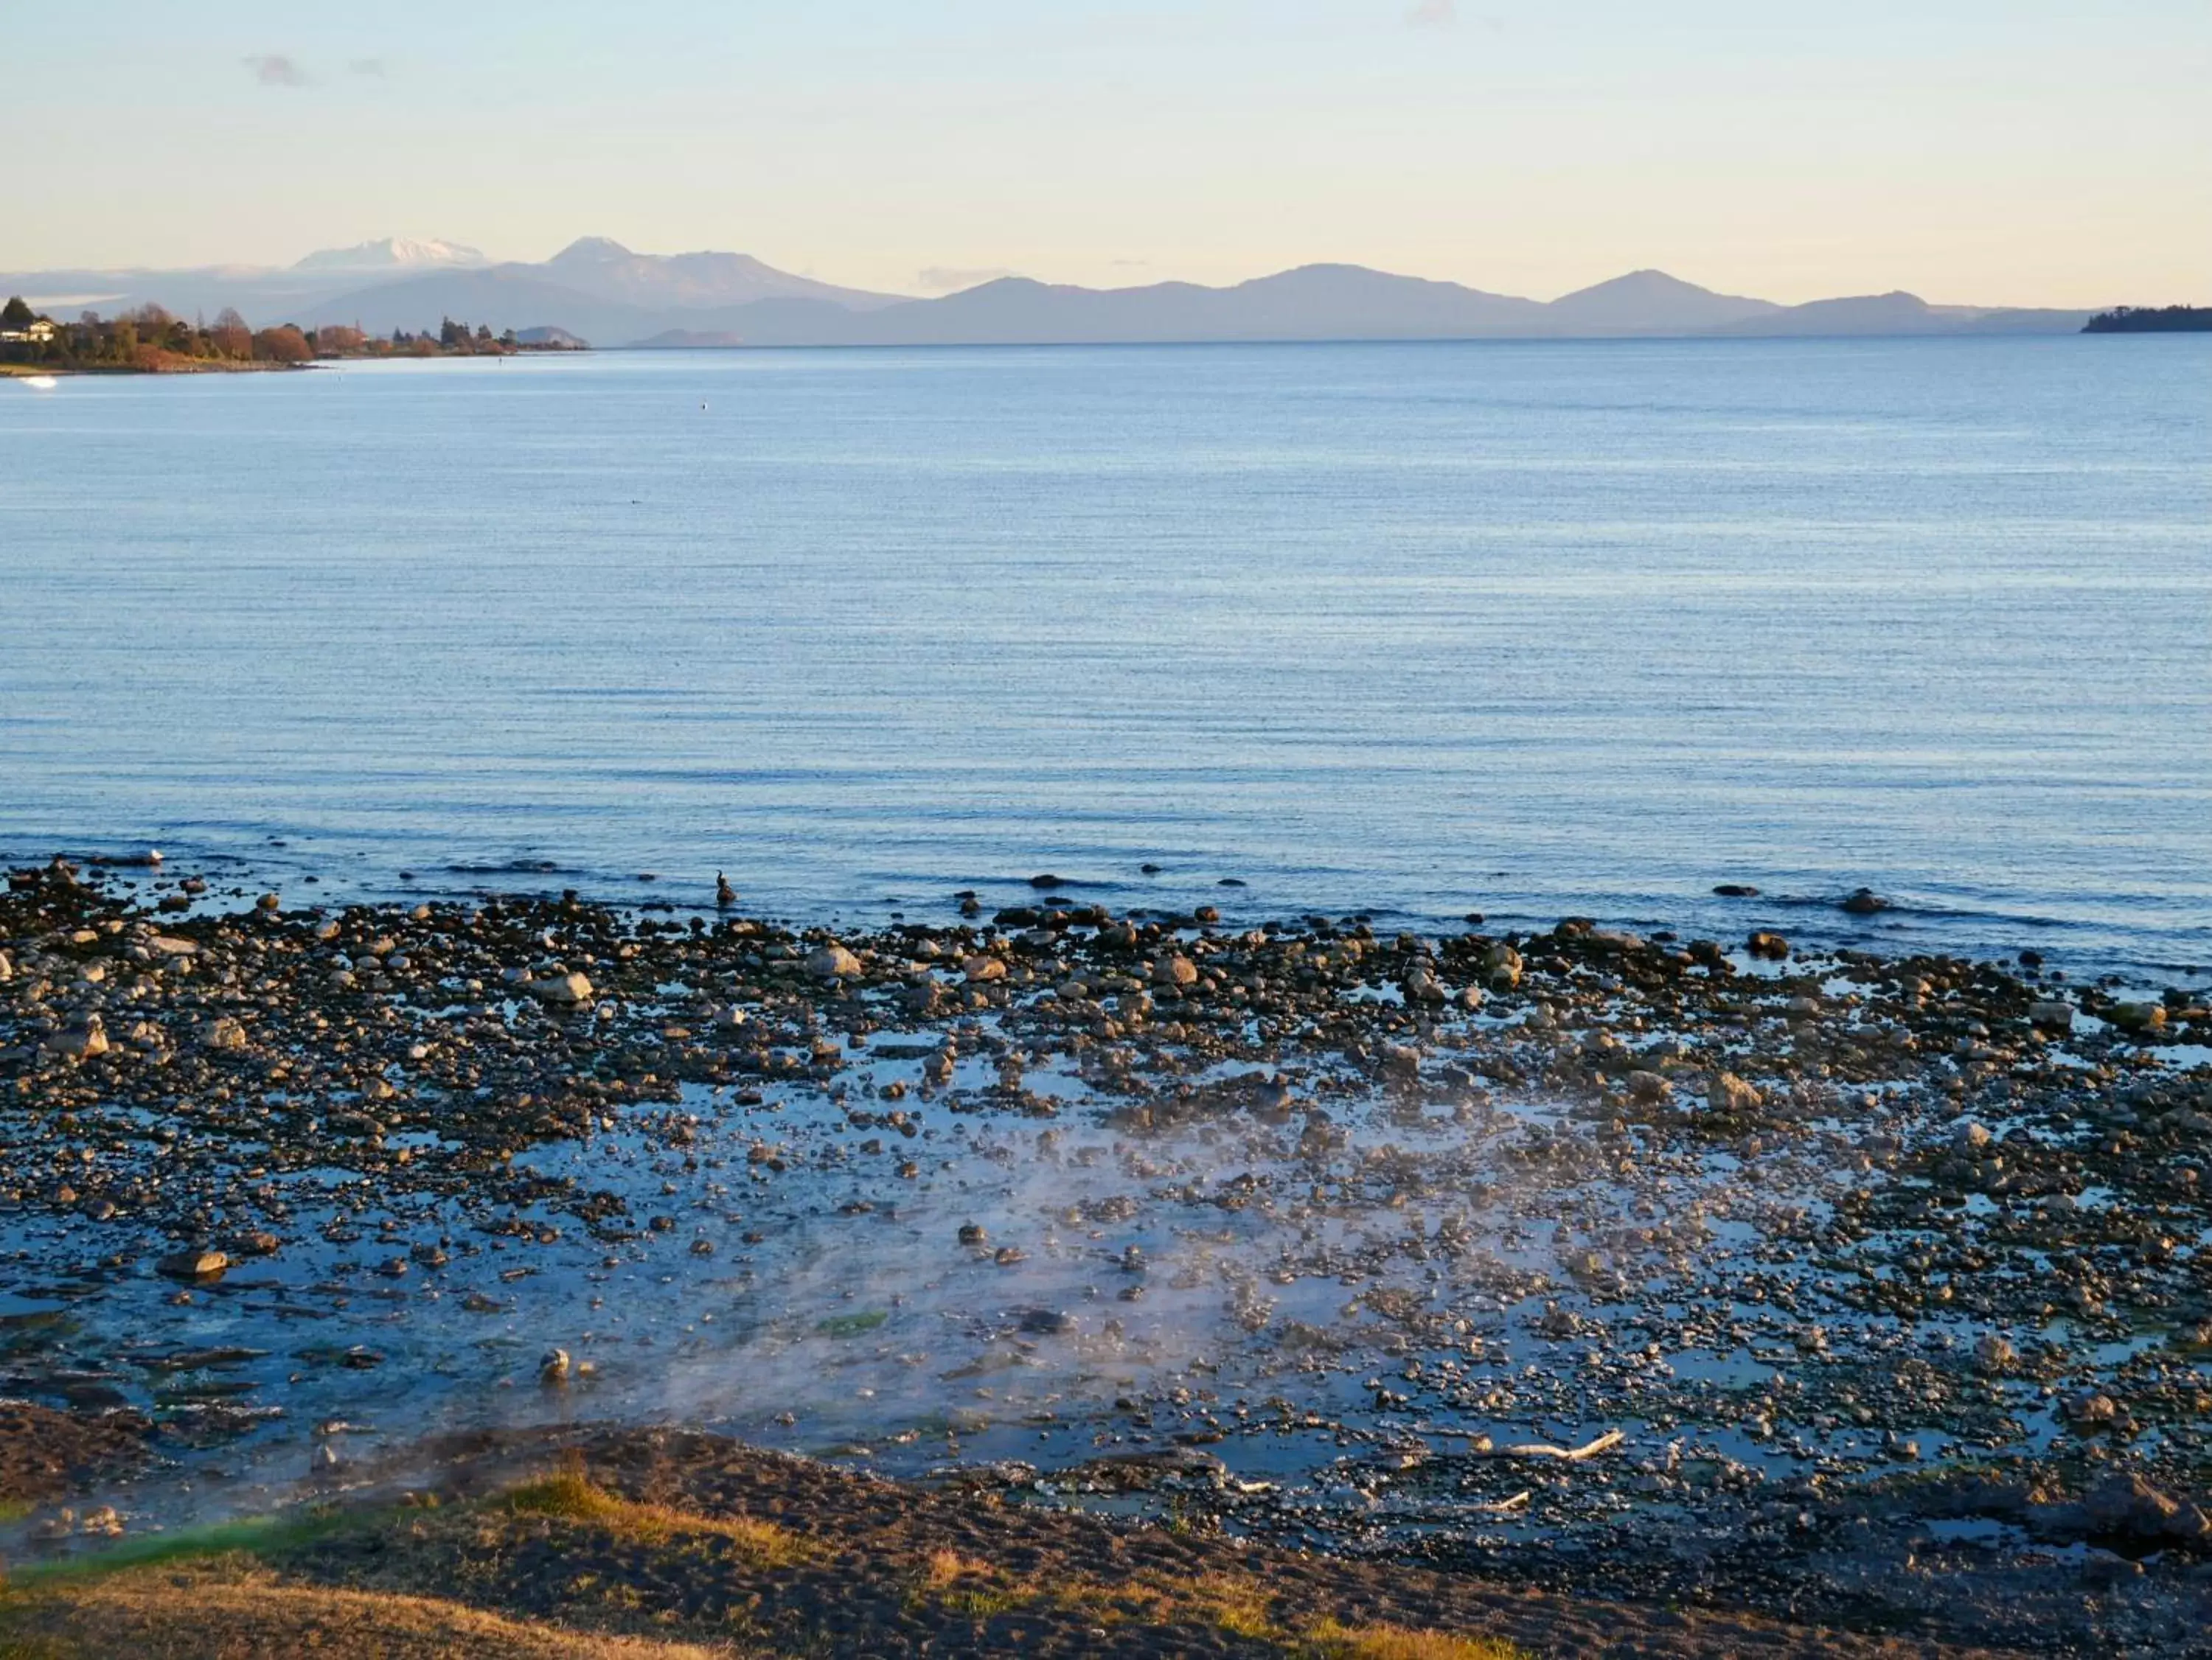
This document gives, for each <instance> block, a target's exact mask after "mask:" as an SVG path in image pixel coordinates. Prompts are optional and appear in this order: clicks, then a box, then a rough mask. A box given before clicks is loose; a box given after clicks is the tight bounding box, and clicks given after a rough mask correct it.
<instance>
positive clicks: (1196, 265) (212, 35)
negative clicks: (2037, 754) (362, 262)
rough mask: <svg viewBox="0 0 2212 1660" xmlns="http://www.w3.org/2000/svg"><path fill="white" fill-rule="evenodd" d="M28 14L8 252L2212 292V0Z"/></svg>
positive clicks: (551, 2)
mask: <svg viewBox="0 0 2212 1660" xmlns="http://www.w3.org/2000/svg"><path fill="white" fill-rule="evenodd" d="M9 12H10V14H11V15H10V16H9V24H8V28H7V39H8V43H9V55H10V58H11V60H12V61H11V64H10V68H9V71H8V91H7V97H6V99H5V100H4V102H0V147H4V149H0V154H4V159H5V166H6V176H7V178H8V179H9V186H8V188H9V201H8V203H7V205H6V208H5V209H4V213H0V270H6V269H18V270H20V269H24V268H27V267H33V266H48V267H51V266H58V265H64V264H103V265H106V264H164V265H167V264H200V263H212V262H216V261H225V260H238V261H252V262H261V263H271V264H277V263H289V261H290V260H292V259H294V258H296V257H299V256H300V255H301V254H303V253H306V252H307V251H309V250H311V249H313V248H317V247H325V246H330V245H339V244H345V243H350V242H356V241H360V240H362V239H368V238H370V237H376V236H385V235H392V234H398V235H407V236H416V237H431V236H440V237H447V238H452V239H457V240H461V241H465V242H471V243H475V244H477V245H479V246H481V247H483V249H485V250H486V251H488V252H489V253H491V254H493V255H495V257H517V258H541V257H544V256H545V255H546V254H548V253H550V252H551V251H554V250H555V249H556V247H558V246H560V245H562V244H563V243H565V242H567V241H568V240H569V239H571V238H573V237H574V236H577V235H580V234H582V233H600V234H605V235H609V236H613V237H615V238H617V239H620V240H622V241H623V242H626V243H628V244H629V245H632V246H634V247H637V248H641V249H644V250H647V251H656V252H672V251H680V250H684V249H690V248H700V247H716V248H735V249H741V250H744V251H750V252H753V253H757V254H758V255H760V256H761V257H763V258H765V259H767V260H769V261H770V262H771V263H772V264H778V265H781V266H784V267H786V268H788V269H791V270H803V271H806V272H809V273H811V274H814V275H817V276H823V277H827V278H829V279H831V280H834V281H840V282H851V283H854V284H859V285H863V286H869V287H881V288H897V289H902V290H908V291H913V290H916V289H919V288H923V287H925V286H927V285H926V284H925V281H924V278H923V276H922V273H924V272H931V273H934V274H936V275H935V276H933V279H932V280H933V282H936V283H938V284H939V285H942V284H943V283H945V282H948V281H950V280H951V276H952V275H953V274H961V275H965V274H972V273H977V272H992V271H998V270H1018V271H1021V272H1024V273H1025V274H1029V275H1033V276H1041V277H1045V278H1048V279H1051V280H1056V281H1068V282H1091V283H1112V284H1118V283H1126V282H1149V281H1155V280H1158V279H1161V278H1165V277H1170V276H1175V277H1188V278H1192V279H1195V280H1199V281H1208V282H1218V281H1225V280H1233V279H1236V278H1239V277H1243V276H1252V275H1256V274H1259V273H1261V272H1263V271H1267V270H1275V269H1279V268H1281V267H1283V266H1286V265H1291V264H1300V263H1303V262H1305V261H1309V260H1316V259H1344V260H1352V261H1356V262H1358V263H1360V264H1370V265H1376V266H1381V267H1383V268H1386V269H1389V270H1401V271H1407V272H1411V273H1414V274H1417V275H1421V276H1439V277H1449V278H1453V279H1455V280H1457V281H1460V282H1470V283H1473V284H1475V285H1476V286H1478V287H1483V288H1497V289H1501V290H1504V291H1508V292H1512V293H1522V294H1534V295H1537V296H1539V297H1544V298H1548V297H1550V296H1551V295H1553V294H1559V293H1561V292H1564V291H1565V290H1567V289H1570V288H1577V287H1579V286H1581V285H1583V284H1584V283H1587V282H1595V281H1597V280H1599V279H1601V278H1603V277H1606V276H1613V275H1616V274H1618V273H1620V271H1623V270H1629V269H1631V268H1632V267H1637V266H1642V265H1657V266H1661V267H1663V268H1665V269H1667V270H1672V271H1674V272H1675V273H1676V274H1678V275H1680V276H1686V277H1689V278H1691V279H1692V280H1694V281H1697V282H1704V283H1706V284H1708V285H1711V286H1713V287H1717V288H1726V289H1730V290H1734V291H1737V292H1746V293H1753V294H1765V295H1769V296H1771V297H1773V298H1776V299H1780V300H1803V299H1809V298H1813V297H1814V296H1817V295H1820V294H1838V293H1863V292H1869V291H1874V290H1879V289H1885V288H1900V287H1901V288H1912V289H1914V290H1916V291H1917V292H1919V293H1921V294H1924V295H1926V296H1927V297H1928V298H1929V299H1932V300H1958V301H1976V302H1984V303H2016V304H2051V305H2092V304H2103V303H2106V302H2108V301H2112V300H2140V301H2145V302H2149V301H2158V300H2172V299H2185V298H2186V299H2193V300H2212V97H2208V96H2207V94H2206V93H2205V91H2204V88H2206V87H2207V86H2212V0H2106V3H2103V4H2100V5H2097V6H2094V7H2089V6H2084V5H2081V4H2078V3H2076V4H2057V3H2048V0H1920V3H1899V0H1855V3H1850V4H1821V5H1776V4H1752V3H1747V0H1680V3H1674V4H1671V5H1656V4H1644V3H1632V0H1582V3H1559V4H1549V5H1536V4H1531V3H1525V0H1449V3H1446V0H1273V3H1261V0H1181V3H1173V0H1139V3H1131V0H1116V3H1108V0H1027V3H1017V0H937V3H923V0H910V3H891V0H818V3H813V4H805V5H800V4H793V3H788V0H784V3H764V0H725V3H720V4H710V3H704V0H657V3H631V4H628V5H622V6H611V5H607V4H605V3H595V4H591V5H585V4H580V3H567V0H532V3H474V4H471V3H467V0H448V3H441V4H432V3H427V0H387V3H385V4H381V5H379V6H376V7H368V6H355V7H349V8H344V9H339V8H332V7H303V6H301V5H299V4H298V3H296V0H292V3H284V4H278V3H258V0H257V3H223V0H215V3H207V4H199V5H192V6H189V7H187V6H182V5H178V4H175V3H151V0H122V3H109V4H106V5H103V6H101V7H100V9H99V12H98V15H97V19H96V21H94V19H92V18H89V17H88V16H86V15H84V14H82V13H81V12H77V13H74V15H71V11H70V9H64V8H60V7H57V6H49V7H46V8H44V9H33V8H32V7H31V6H29V5H27V4H17V5H14V6H11V7H9ZM272 60H274V61H272Z"/></svg>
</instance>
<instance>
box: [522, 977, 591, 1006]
mask: <svg viewBox="0 0 2212 1660" xmlns="http://www.w3.org/2000/svg"><path fill="white" fill-rule="evenodd" d="M530 995H531V996H532V997H536V998H537V999H538V1001H539V1002H540V1003H552V1004H555V1005H556V1006H557V1007H560V1008H564V1009H573V1008H575V1007H576V1006H577V1005H579V1004H580V1003H589V1002H591V1000H592V982H591V980H590V978H588V977H586V975H583V974H580V973H577V974H556V975H554V976H552V977H551V978H548V979H542V980H532V981H531V982H530Z"/></svg>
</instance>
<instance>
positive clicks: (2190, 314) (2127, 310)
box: [2081, 306, 2212, 334]
mask: <svg viewBox="0 0 2212 1660" xmlns="http://www.w3.org/2000/svg"><path fill="white" fill-rule="evenodd" d="M2081 332H2082V333H2083V334H2204V333H2208V332H2212V306H2114V307H2113V308H2112V310H2111V311H2109V312H2098V313H2097V314H2096V316H2094V317H2093V318H2090V319H2089V320H2088V321H2087V323H2084V324H2082V325H2081Z"/></svg>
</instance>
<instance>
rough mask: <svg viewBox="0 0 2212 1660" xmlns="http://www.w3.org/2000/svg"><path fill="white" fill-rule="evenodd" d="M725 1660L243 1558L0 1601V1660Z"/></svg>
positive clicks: (146, 1570)
mask: <svg viewBox="0 0 2212 1660" xmlns="http://www.w3.org/2000/svg"><path fill="white" fill-rule="evenodd" d="M303 1652H304V1653H312V1654H313V1655H315V1656H317V1657H319V1660H452V1657H454V1656H457V1655H466V1656H469V1657H471V1660H732V1657H734V1656H735V1655H736V1653H737V1652H738V1651H735V1650H731V1649H726V1648H706V1647H701V1646H700V1645H696V1644H690V1643H656V1642H652V1641H648V1640H646V1639H637V1638H623V1637H607V1636H601V1635H599V1634H596V1633H586V1632H579V1631H574V1630H569V1629H567V1628H565V1627H558V1626H550V1625H544V1624H530V1625H525V1624H521V1623H520V1622H518V1621H512V1620H507V1619H503V1618H501V1616H500V1615H495V1614H488V1613H485V1612H483V1611H482V1610H480V1609H471V1608H465V1607H462V1606H461V1605H460V1604H459V1603H455V1602H442V1601H439V1600H437V1599H435V1598H431V1597H425V1596H395V1595H389V1594H378V1593H371V1592H366V1591H355V1590H325V1589H322V1588H319V1587H313V1586H302V1585H297V1584H285V1583H283V1582H282V1581H281V1580H279V1579H278V1578H276V1575H274V1574H272V1573H270V1572H268V1571H267V1570H266V1569H264V1568H261V1567H259V1566H258V1565H256V1564H254V1563H252V1561H251V1560H248V1559H246V1558H243V1557H235V1556H230V1557H218V1558H215V1559H212V1560H206V1561H201V1562H195V1563H192V1564H191V1565H189V1566H178V1565H173V1564H172V1565H167V1566H156V1567H140V1568H129V1569H124V1570H120V1571H118V1572H113V1573H108V1574H103V1575H100V1576H98V1577H94V1578H70V1579H58V1580H55V1581H53V1582H52V1583H50V1584H43V1585H40V1586H38V1587H35V1588H33V1589H31V1590H9V1591H6V1592H4V1593H0V1660H105V1657H108V1656H112V1655H143V1656H147V1657H154V1656H160V1657H162V1660H259V1657H264V1656H268V1655H289V1654H295V1653H303Z"/></svg>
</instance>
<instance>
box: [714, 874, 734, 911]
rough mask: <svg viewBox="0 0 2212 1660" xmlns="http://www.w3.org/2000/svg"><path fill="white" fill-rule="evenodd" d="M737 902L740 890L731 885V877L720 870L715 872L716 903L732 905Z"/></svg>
mask: <svg viewBox="0 0 2212 1660" xmlns="http://www.w3.org/2000/svg"><path fill="white" fill-rule="evenodd" d="M737 902H738V890H737V889H736V888H732V887H731V886H730V879H729V878H728V877H727V876H726V875H723V874H722V873H721V872H720V871H719V870H717V871H716V872H714V903H715V904H717V905H721V906H731V905H735V904H736V903H737Z"/></svg>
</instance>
